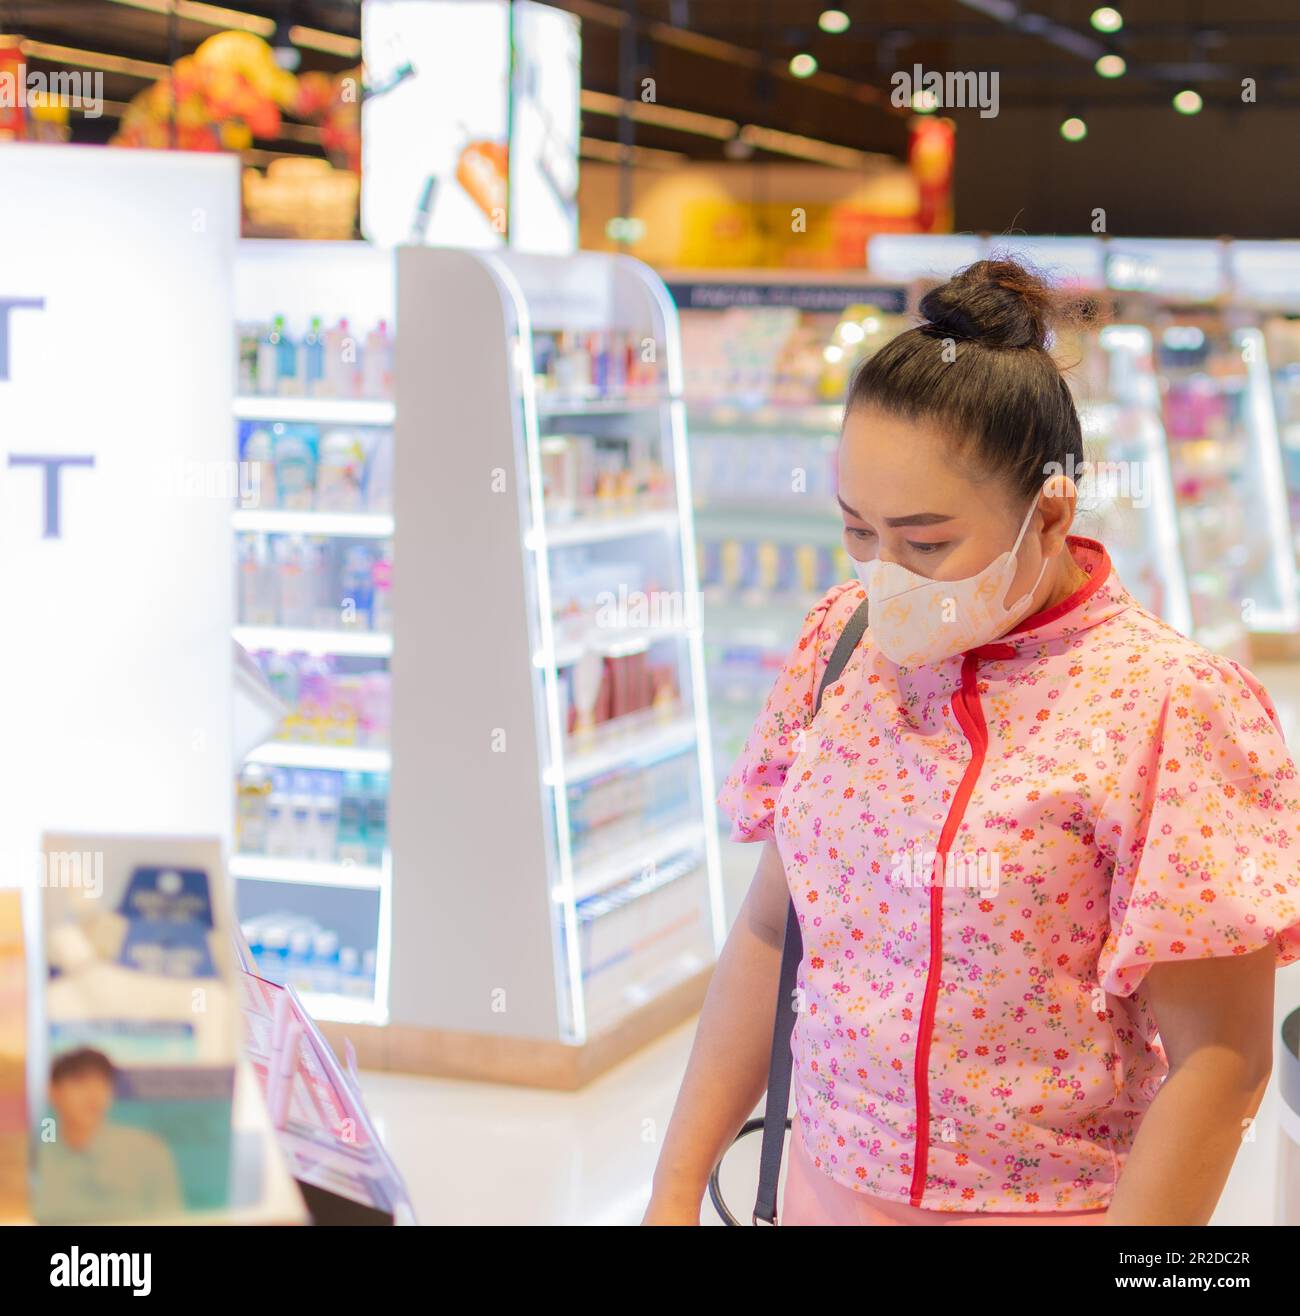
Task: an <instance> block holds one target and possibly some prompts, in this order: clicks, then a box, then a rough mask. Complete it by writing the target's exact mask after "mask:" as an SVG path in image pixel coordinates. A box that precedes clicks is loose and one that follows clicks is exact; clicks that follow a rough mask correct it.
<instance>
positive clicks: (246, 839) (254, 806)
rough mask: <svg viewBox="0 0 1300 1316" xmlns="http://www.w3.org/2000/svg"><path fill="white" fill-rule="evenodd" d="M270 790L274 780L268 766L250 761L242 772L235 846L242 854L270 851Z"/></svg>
mask: <svg viewBox="0 0 1300 1316" xmlns="http://www.w3.org/2000/svg"><path fill="white" fill-rule="evenodd" d="M270 793H271V779H270V776H269V775H268V774H267V771H266V769H265V768H262V767H259V766H258V765H257V764H256V763H250V764H249V765H248V766H247V767H246V768H245V769H244V770H243V772H241V773H240V775H239V796H238V808H237V811H236V820H235V835H236V841H235V845H236V848H237V849H238V850H239V852H240V854H265V853H266V840H267V800H268V797H269V796H270Z"/></svg>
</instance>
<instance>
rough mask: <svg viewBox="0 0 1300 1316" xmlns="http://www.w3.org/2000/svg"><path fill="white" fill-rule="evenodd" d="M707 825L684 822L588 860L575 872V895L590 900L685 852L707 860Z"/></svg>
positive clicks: (576, 898)
mask: <svg viewBox="0 0 1300 1316" xmlns="http://www.w3.org/2000/svg"><path fill="white" fill-rule="evenodd" d="M704 832H705V829H704V827H703V826H702V825H701V824H700V823H699V822H690V823H682V824H681V825H680V826H677V827H671V828H669V829H668V830H667V831H665V832H660V833H659V834H658V835H651V836H644V837H641V838H639V839H638V840H637V841H635V842H634V843H633V844H631V845H627V846H622V847H620V848H619V849H618V850H616V851H614V853H613V854H610V855H602V856H601V857H600V858H599V859H592V860H588V861H587V862H586V863H584V864H581V865H579V866H578V867H577V869H576V870H575V871H574V874H573V898H574V900H575V901H583V900H590V899H591V897H592V896H596V895H599V894H600V893H601V892H602V891H607V890H608V889H609V888H610V887H612V886H615V885H617V884H618V883H619V882H622V881H624V880H625V879H627V878H629V877H631V876H632V875H633V874H634V873H638V872H640V871H641V870H643V869H645V868H651V867H653V866H654V865H656V864H659V863H662V862H663V861H664V860H666V859H670V858H672V857H673V856H674V855H678V854H681V853H683V852H684V851H696V850H698V851H699V853H700V862H701V863H703V862H704Z"/></svg>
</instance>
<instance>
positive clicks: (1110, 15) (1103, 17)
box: [1088, 5, 1124, 32]
mask: <svg viewBox="0 0 1300 1316" xmlns="http://www.w3.org/2000/svg"><path fill="white" fill-rule="evenodd" d="M1088 21H1089V22H1090V23H1091V24H1092V25H1093V27H1095V28H1096V29H1097V31H1098V32H1118V31H1119V30H1120V28H1122V27H1123V26H1124V18H1123V15H1122V14H1121V13H1120V12H1119V10H1118V9H1112V8H1111V7H1110V5H1103V6H1102V7H1101V8H1100V9H1094V10H1093V11H1092V17H1091V18H1090V19H1089V20H1088Z"/></svg>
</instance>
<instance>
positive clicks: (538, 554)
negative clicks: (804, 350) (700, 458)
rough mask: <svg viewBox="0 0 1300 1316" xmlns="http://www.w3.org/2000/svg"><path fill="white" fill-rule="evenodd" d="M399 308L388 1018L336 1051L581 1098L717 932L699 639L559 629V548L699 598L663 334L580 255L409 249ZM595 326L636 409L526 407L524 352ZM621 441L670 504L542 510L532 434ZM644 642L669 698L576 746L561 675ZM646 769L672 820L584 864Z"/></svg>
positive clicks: (630, 286)
mask: <svg viewBox="0 0 1300 1316" xmlns="http://www.w3.org/2000/svg"><path fill="white" fill-rule="evenodd" d="M398 301H399V311H400V319H401V325H402V331H401V335H400V338H399V340H398V366H397V408H396V414H397V422H396V423H397V460H396V467H397V476H398V478H397V484H396V488H397V495H396V509H395V510H396V520H397V530H396V538H395V550H394V556H395V561H396V569H395V589H394V618H395V623H394V627H395V629H394V647H393V660H392V671H393V681H394V706H395V709H396V710H397V712H396V716H395V718H394V726H393V763H394V772H393V779H392V784H393V789H392V798H391V815H390V821H391V835H392V845H393V851H394V854H395V856H396V864H395V868H394V872H393V903H392V942H393V944H392V954H391V964H392V978H391V995H390V1000H389V1026H388V1027H387V1028H386V1029H371V1030H364V1029H361V1030H359V1029H356V1028H349V1029H346V1030H334V1035H336V1036H337V1035H339V1034H340V1033H341V1032H344V1033H346V1035H347V1036H348V1037H349V1038H351V1039H352V1040H353V1041H354V1043H356V1045H357V1048H358V1052H359V1054H360V1058H361V1062H362V1064H363V1065H366V1066H368V1067H373V1066H388V1067H391V1068H399V1069H407V1070H414V1071H417V1072H428V1073H454V1074H461V1075H466V1076H478V1077H491V1078H497V1079H501V1080H504V1081H516V1082H525V1083H535V1084H541V1085H548V1086H558V1087H569V1086H574V1085H576V1084H578V1083H580V1082H582V1081H584V1080H585V1079H586V1078H587V1077H589V1076H590V1075H591V1073H593V1072H596V1071H597V1070H599V1069H600V1068H602V1067H604V1066H606V1065H608V1064H610V1063H613V1061H615V1060H616V1059H618V1058H620V1057H621V1056H622V1055H624V1054H626V1053H627V1052H628V1051H630V1050H631V1049H633V1048H634V1047H636V1046H638V1045H641V1044H642V1043H643V1042H644V1041H646V1040H648V1039H649V1038H650V1037H652V1036H653V1035H655V1034H656V1033H658V1032H660V1031H662V1030H663V1029H664V1028H665V1027H667V1026H670V1025H671V1024H672V1023H674V1022H676V1021H679V1020H680V1019H682V1018H685V1017H686V1016H687V1014H688V1013H689V1012H690V1011H691V1010H693V1009H695V1008H697V1007H698V1004H699V1001H700V999H701V998H702V992H703V986H704V983H705V981H706V980H707V975H708V973H709V971H710V968H711V965H712V962H713V959H714V957H715V955H716V953H717V949H718V947H719V945H720V941H721V937H722V935H723V922H722V914H721V893H720V886H719V880H718V858H717V839H716V832H715V831H714V828H713V826H712V813H713V795H714V787H713V781H712V771H711V762H710V751H709V746H708V719H707V709H706V699H705V690H704V678H703V656H702V650H701V640H700V633H699V627H698V624H694V623H693V622H692V619H691V618H690V617H689V616H685V617H684V620H683V621H682V624H680V625H674V624H669V625H661V626H658V628H655V627H653V626H652V627H651V628H648V629H638V627H637V626H636V625H634V624H630V623H629V624H628V625H626V626H616V627H614V628H613V629H610V628H605V629H603V630H593V631H592V632H591V633H590V634H589V635H587V636H586V637H585V638H579V639H577V640H575V639H574V638H573V636H572V634H571V633H568V632H566V633H565V634H564V635H561V633H560V631H559V630H558V629H557V626H558V622H557V619H556V618H555V617H553V615H552V588H553V584H554V573H555V572H556V570H557V561H558V558H557V555H559V554H561V553H563V552H567V551H570V550H573V549H574V548H575V547H577V548H579V549H587V548H589V549H590V551H591V552H592V553H593V554H594V555H597V556H598V555H600V554H602V553H603V554H606V555H607V556H609V557H610V558H611V559H612V560H615V561H617V560H618V559H619V557H620V555H621V556H622V558H623V559H624V560H627V559H634V558H635V559H636V560H637V561H642V562H651V563H653V564H655V568H656V570H657V572H658V574H659V576H660V577H661V578H662V581H663V583H664V585H665V588H667V589H669V590H671V591H674V592H675V593H676V594H677V595H679V596H680V598H681V599H682V600H683V601H686V602H687V603H688V604H689V606H691V607H693V606H694V603H693V601H694V598H695V594H696V575H695V549H694V543H693V535H692V523H691V502H690V488H689V472H688V468H687V460H686V434H685V419H684V408H683V403H682V401H681V398H680V392H681V364H680V348H679V343H678V337H677V324H676V315H675V311H674V308H673V306H672V302H671V300H670V299H669V298H668V296H667V292H666V289H665V288H664V286H663V284H662V283H661V282H660V281H659V280H658V278H657V277H656V276H655V275H654V274H653V273H652V272H651V271H650V270H649V269H648V268H646V267H645V266H643V265H641V264H640V263H639V262H636V261H634V260H631V259H629V258H625V257H610V256H605V255H598V254H594V253H590V254H580V255H578V256H576V257H571V258H564V257H540V256H520V255H517V254H488V253H472V252H462V251H452V250H437V249H427V248H403V249H402V250H400V251H399V253H398ZM611 329H614V330H618V331H620V332H624V333H627V334H630V335H631V341H633V342H634V343H635V344H636V345H637V350H638V352H642V353H644V354H651V355H654V357H655V359H656V361H657V362H658V363H659V372H660V382H659V383H658V385H657V386H656V387H655V389H654V391H653V392H649V391H643V392H641V393H639V394H638V395H637V396H624V395H611V394H609V393H605V394H599V395H590V394H589V395H586V396H583V397H580V398H571V397H561V396H558V395H557V394H556V393H555V392H546V391H544V390H540V389H539V388H538V386H537V382H536V380H535V378H534V371H533V364H534V358H533V350H534V335H535V333H538V332H540V331H555V330H565V331H569V332H574V333H580V334H587V333H591V332H597V331H602V330H611ZM633 431H635V433H636V434H637V435H639V436H641V438H642V439H643V440H644V441H645V442H646V443H648V444H650V445H652V446H653V447H654V449H655V451H657V452H658V453H659V454H660V459H661V460H662V462H663V464H664V466H666V467H667V468H668V469H669V471H670V474H671V500H670V501H667V502H666V503H665V504H662V505H660V506H659V507H657V508H656V509H654V510H652V511H651V510H646V509H645V508H637V509H627V508H624V509H623V510H622V511H621V512H618V513H612V512H611V513H610V514H608V515H605V516H603V517H600V518H592V519H590V520H583V519H581V518H579V519H576V520H569V521H565V522H560V521H558V520H557V519H556V518H555V517H554V516H552V515H549V514H548V507H547V504H546V500H545V497H544V489H543V470H542V456H541V447H542V443H543V440H544V438H545V436H546V435H548V434H556V433H561V434H562V433H570V434H572V433H575V432H578V433H583V434H586V435H600V436H604V437H606V438H607V437H608V436H609V435H611V434H629V433H631V432H633ZM688 610H689V609H688ZM651 649H653V651H654V653H655V654H656V655H660V656H664V657H666V658H667V659H669V660H670V661H671V662H673V663H675V671H676V673H677V677H678V681H679V688H680V706H679V707H677V708H675V709H669V710H665V709H659V710H657V714H656V715H651V714H648V713H647V714H646V715H645V716H644V717H641V718H639V719H625V721H626V726H623V727H615V728H613V730H614V731H621V732H622V734H620V735H616V736H608V735H602V736H600V737H596V738H593V740H591V741H590V742H588V741H575V739H574V738H573V737H572V736H570V735H569V734H567V728H566V726H565V722H564V711H563V707H562V693H561V689H562V685H563V672H564V669H565V668H566V667H568V666H570V665H571V664H573V663H574V662H575V661H577V660H578V658H579V656H580V654H581V653H582V652H584V651H588V652H592V653H594V654H596V655H597V660H599V659H600V658H601V657H602V656H604V655H610V656H612V655H626V654H628V653H634V652H642V651H647V650H651ZM602 730H604V731H608V730H609V728H608V727H605V728H602ZM656 763H657V764H660V765H663V764H665V763H667V764H668V765H669V766H668V767H667V768H664V769H662V770H663V771H664V772H666V773H668V774H669V775H670V776H671V778H672V780H671V783H670V784H672V785H673V786H674V787H675V788H676V789H678V790H681V791H685V792H687V796H688V799H689V808H688V810H687V812H686V813H684V814H683V813H682V812H680V811H679V812H678V814H677V815H676V816H675V817H673V819H672V820H671V822H669V823H664V824H662V825H661V824H657V823H655V822H654V821H651V820H649V818H648V816H647V820H646V821H644V822H643V823H642V824H641V825H639V826H637V825H636V819H635V818H633V819H632V820H631V822H632V831H631V832H630V833H628V834H627V835H626V839H625V840H624V841H623V842H622V843H621V845H620V846H618V847H615V848H612V849H608V850H606V851H605V852H603V853H601V854H600V855H599V858H585V859H583V860H581V861H579V860H575V856H574V844H573V832H572V830H571V819H570V817H569V802H570V799H571V798H572V796H571V792H572V791H574V790H578V791H581V790H582V789H583V788H584V786H586V785H589V784H590V783H591V782H592V781H593V780H595V779H596V778H597V777H598V776H600V775H601V774H604V773H608V772H610V771H615V772H621V773H623V774H625V776H624V778H622V780H625V781H631V782H632V783H633V786H632V788H635V779H636V778H637V774H639V773H642V772H645V771H647V770H648V769H649V768H650V767H651V766H652V765H654V764H656ZM674 774H675V775H674ZM614 929H618V930H619V931H618V932H617V933H616V932H615V931H614ZM602 975H608V976H602ZM325 1031H326V1033H327V1036H328V1035H330V1031H331V1030H329V1029H328V1028H327V1029H326V1030H325Z"/></svg>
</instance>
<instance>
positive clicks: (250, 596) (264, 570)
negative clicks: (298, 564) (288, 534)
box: [239, 535, 276, 626]
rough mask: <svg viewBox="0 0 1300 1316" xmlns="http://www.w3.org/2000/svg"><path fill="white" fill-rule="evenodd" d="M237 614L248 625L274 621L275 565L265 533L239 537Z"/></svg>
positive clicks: (267, 623)
mask: <svg viewBox="0 0 1300 1316" xmlns="http://www.w3.org/2000/svg"><path fill="white" fill-rule="evenodd" d="M239 616H240V619H241V620H242V621H243V622H244V624H245V625H248V626H274V625H275V623H276V582H275V569H274V567H273V565H272V563H271V559H270V554H269V552H268V550H267V539H266V536H265V535H241V536H240V539H239Z"/></svg>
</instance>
